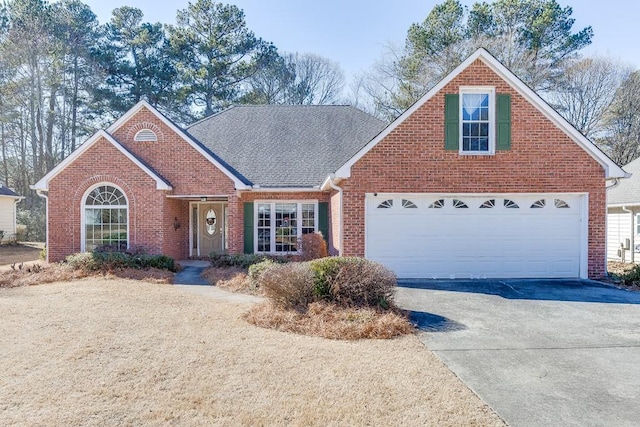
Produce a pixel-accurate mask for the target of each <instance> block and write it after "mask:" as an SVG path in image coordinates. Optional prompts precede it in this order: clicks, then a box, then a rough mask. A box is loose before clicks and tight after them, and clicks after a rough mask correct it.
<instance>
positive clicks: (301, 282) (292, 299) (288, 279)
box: [258, 263, 314, 311]
mask: <svg viewBox="0 0 640 427" xmlns="http://www.w3.org/2000/svg"><path fill="white" fill-rule="evenodd" d="M313 284H314V280H313V272H312V271H311V269H310V268H309V264H308V263H290V264H283V265H276V266H273V267H271V268H269V274H262V275H261V276H260V280H259V282H258V286H260V288H261V289H262V291H263V293H264V295H265V296H266V297H267V298H269V299H270V300H271V301H272V303H273V304H274V305H276V306H277V307H280V308H283V309H296V310H300V311H304V310H306V308H307V306H308V305H309V304H310V303H311V302H313V300H314V289H313Z"/></svg>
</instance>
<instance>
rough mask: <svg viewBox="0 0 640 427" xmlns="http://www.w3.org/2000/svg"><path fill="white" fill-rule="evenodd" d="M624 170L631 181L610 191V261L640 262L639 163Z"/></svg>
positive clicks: (608, 218)
mask: <svg viewBox="0 0 640 427" xmlns="http://www.w3.org/2000/svg"><path fill="white" fill-rule="evenodd" d="M624 170H625V171H626V172H629V173H631V174H632V176H631V178H628V179H623V180H621V181H620V183H619V184H618V185H616V186H615V187H613V188H611V189H610V190H608V191H607V259H608V260H609V261H625V262H640V159H636V160H634V161H632V162H631V163H629V164H628V165H626V166H624Z"/></svg>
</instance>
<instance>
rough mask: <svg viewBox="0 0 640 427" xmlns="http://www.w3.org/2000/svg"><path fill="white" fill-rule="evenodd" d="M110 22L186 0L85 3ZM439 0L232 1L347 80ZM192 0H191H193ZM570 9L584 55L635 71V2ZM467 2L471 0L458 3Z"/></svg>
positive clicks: (400, 39)
mask: <svg viewBox="0 0 640 427" xmlns="http://www.w3.org/2000/svg"><path fill="white" fill-rule="evenodd" d="M84 1H85V3H87V4H88V5H89V6H90V7H91V9H92V10H93V11H94V13H96V15H98V19H99V20H100V22H101V23H104V22H107V21H108V20H109V19H110V17H111V11H112V10H113V9H115V8H116V7H120V6H123V5H127V6H132V7H137V8H139V9H141V10H142V12H143V13H144V15H145V21H148V22H162V23H174V22H175V15H176V10H178V9H184V8H186V7H187V5H188V1H187V0H171V1H167V0H84ZM442 1H443V0H440V1H433V0H393V1H381V0H340V1H338V0H323V1H317V0H314V1H307V0H232V1H229V2H228V3H232V4H235V5H236V6H238V7H239V8H241V9H242V10H244V12H245V18H246V21H247V26H248V27H249V29H250V30H252V31H253V32H254V33H255V34H256V35H257V36H258V37H261V38H262V39H264V40H267V41H270V42H273V43H274V44H275V46H276V47H277V48H278V50H280V51H284V52H310V53H316V54H319V55H322V56H325V57H327V58H330V59H332V60H334V61H337V62H338V63H339V64H340V66H341V67H342V69H343V70H344V71H345V72H346V75H347V78H348V79H349V78H351V77H352V76H353V75H354V74H356V73H358V72H360V71H365V70H367V69H368V68H370V66H371V65H372V64H373V63H374V62H375V61H376V60H377V59H379V58H380V56H381V55H382V53H383V51H384V49H385V46H387V45H389V44H396V45H402V44H403V43H404V39H405V36H406V33H407V29H408V28H409V26H410V25H411V24H412V23H414V22H422V21H423V20H424V18H425V17H426V16H427V15H428V14H429V12H430V11H431V9H432V8H433V6H434V5H436V4H439V3H442ZM192 2H195V0H192ZM558 2H559V4H560V5H561V6H566V5H570V6H572V7H573V17H574V18H575V20H576V22H575V24H574V30H576V31H577V30H578V29H582V28H584V27H585V26H587V25H591V26H592V27H593V31H594V38H593V43H592V45H591V46H590V47H588V48H587V49H584V50H583V51H582V52H583V53H587V54H605V55H611V56H614V57H616V58H619V59H621V60H622V61H623V62H626V63H629V64H630V65H632V66H633V67H635V68H637V69H640V42H639V40H638V16H639V15H640V2H638V1H637V0H605V1H603V0H574V1H573V2H571V3H569V2H565V1H563V0H559V1H558ZM461 3H463V4H464V5H467V6H470V5H471V4H473V3H475V1H467V0H462V1H461Z"/></svg>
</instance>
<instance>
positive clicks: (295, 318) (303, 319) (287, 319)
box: [243, 301, 415, 340]
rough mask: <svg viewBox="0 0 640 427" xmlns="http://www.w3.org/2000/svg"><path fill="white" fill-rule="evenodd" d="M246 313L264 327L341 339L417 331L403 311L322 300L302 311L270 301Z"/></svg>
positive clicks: (385, 337)
mask: <svg viewBox="0 0 640 427" xmlns="http://www.w3.org/2000/svg"><path fill="white" fill-rule="evenodd" d="M243 317H244V318H245V319H246V320H247V321H248V322H249V323H252V324H254V325H256V326H260V327H263V328H270V329H277V330H279V331H283V332H293V333H296V334H303V335H309V336H317V337H323V338H329V339H338V340H359V339H367V338H368V339H389V338H395V337H397V336H400V335H406V334H411V333H413V332H414V331H415V329H414V328H413V326H412V325H411V323H410V322H409V320H408V319H407V317H406V316H405V315H403V314H402V313H401V312H400V311H391V310H377V309H374V308H345V307H338V306H336V305H335V304H327V303H320V302H315V303H312V304H310V305H309V308H308V310H307V311H306V312H304V313H301V312H299V311H296V310H287V309H283V308H279V307H276V306H275V305H273V304H272V303H271V302H268V301H267V302H264V303H262V304H258V305H255V306H253V307H252V308H251V309H250V310H249V311H248V312H247V313H246V314H245V315H244V316H243Z"/></svg>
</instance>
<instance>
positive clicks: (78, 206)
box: [69, 175, 137, 252]
mask: <svg viewBox="0 0 640 427" xmlns="http://www.w3.org/2000/svg"><path fill="white" fill-rule="evenodd" d="M100 183H111V184H114V185H115V186H116V187H119V188H120V189H122V191H123V192H124V193H125V194H126V197H127V199H128V202H129V217H130V221H131V222H130V223H129V230H130V231H129V238H130V239H131V241H130V242H129V244H130V245H136V244H137V243H136V240H137V237H136V232H135V230H137V219H136V215H135V212H136V196H135V193H134V191H133V189H132V188H131V187H130V186H129V184H127V183H126V182H125V181H123V180H122V179H120V178H118V177H115V176H113V175H94V176H92V177H90V178H87V179H85V180H84V181H82V182H81V183H80V184H79V185H78V187H77V188H76V192H75V193H74V194H73V204H72V205H71V209H74V210H77V211H78V212H79V213H80V216H82V215H84V212H82V205H83V204H84V200H83V196H84V194H85V193H86V192H87V190H88V189H89V188H91V187H94V186H95V185H96V184H100ZM80 216H78V221H77V222H75V223H74V224H73V226H72V229H71V230H69V233H70V234H71V236H72V238H73V241H74V242H80V240H81V239H82V230H81V229H80V227H81V222H82V220H81V219H80ZM80 245H82V242H80ZM74 246H75V243H74ZM80 247H81V246H80ZM80 247H78V248H74V251H75V252H79V251H80Z"/></svg>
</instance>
